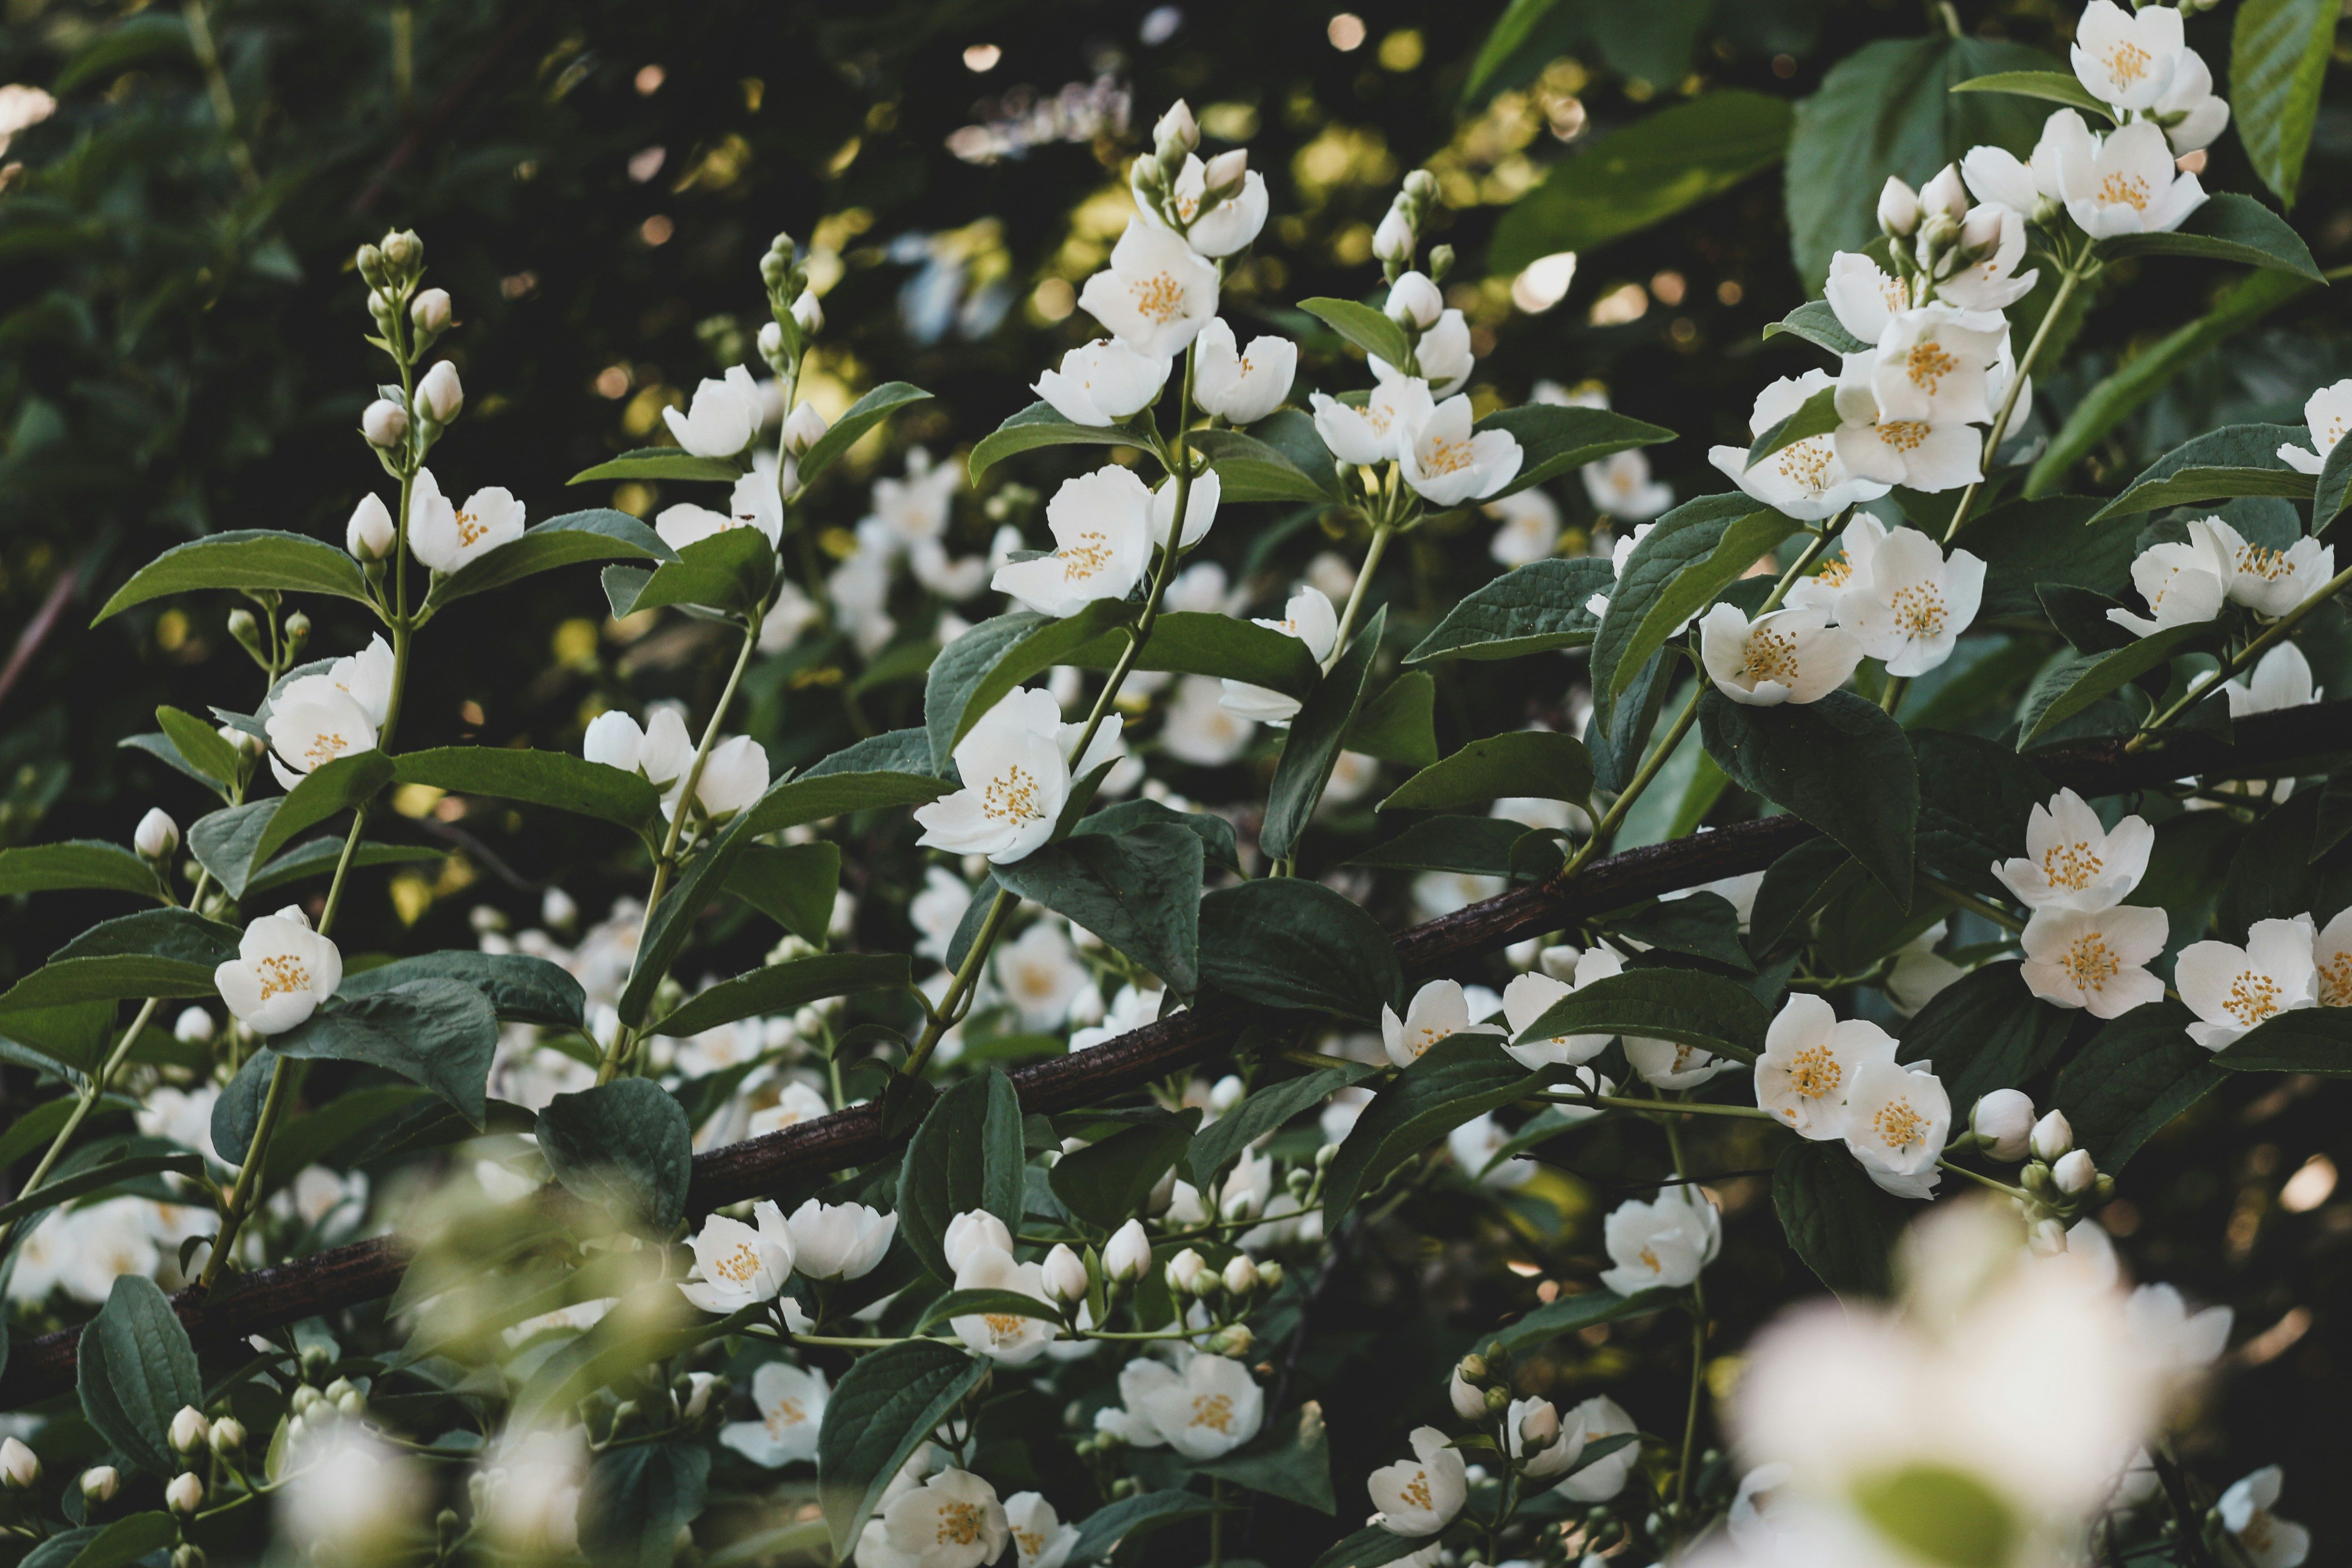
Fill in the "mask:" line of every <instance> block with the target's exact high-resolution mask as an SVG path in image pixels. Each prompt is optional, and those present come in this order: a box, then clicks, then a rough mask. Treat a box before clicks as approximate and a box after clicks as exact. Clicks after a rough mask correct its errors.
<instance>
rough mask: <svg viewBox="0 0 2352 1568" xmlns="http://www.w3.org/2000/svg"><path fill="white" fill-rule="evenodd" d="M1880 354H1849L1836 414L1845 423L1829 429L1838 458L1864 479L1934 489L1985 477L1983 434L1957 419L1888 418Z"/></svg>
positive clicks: (1955, 486) (1926, 490) (1924, 489)
mask: <svg viewBox="0 0 2352 1568" xmlns="http://www.w3.org/2000/svg"><path fill="white" fill-rule="evenodd" d="M1877 366H1878V356H1877V354H1876V353H1874V352H1872V351H1870V350H1864V352H1863V353H1852V354H1848V355H1846V356H1845V361H1844V368H1843V370H1842V371H1840V372H1839V374H1838V382H1837V412H1838V417H1839V419H1840V420H1842V421H1843V423H1842V424H1840V425H1839V426H1838V427H1837V428H1836V429H1835V430H1833V431H1832V432H1831V433H1830V440H1831V442H1832V445H1834V446H1835V447H1836V448H1837V455H1838V460H1839V461H1841V462H1843V464H1844V465H1845V466H1846V468H1847V469H1848V470H1849V471H1850V472H1852V473H1854V474H1858V475H1860V476H1861V477H1863V478H1864V479H1872V480H1875V481H1878V482H1880V483H1884V484H1889V485H1903V486H1906V487H1907V488H1909V489H1915V490H1920V491H1923V492H1927V493H1933V492H1935V491H1937V490H1948V489H1958V488H1959V487H1960V486H1962V485H1966V484H1973V483H1975V482H1976V481H1977V480H1979V479H1982V478H1983V477H1984V474H1983V469H1982V468H1981V466H1980V464H1979V447H1981V446H1982V444H1983V439H1984V438H1983V437H1982V436H1980V435H1979V433H1978V431H1977V429H1976V427H1975V426H1971V425H1968V424H1965V423H1962V422H1960V421H1958V420H1957V419H1943V420H1927V419H1889V418H1885V416H1883V415H1882V413H1881V411H1880V409H1879V406H1878V395H1877V393H1876V392H1874V390H1873V389H1872V378H1873V377H1874V375H1875V374H1877Z"/></svg>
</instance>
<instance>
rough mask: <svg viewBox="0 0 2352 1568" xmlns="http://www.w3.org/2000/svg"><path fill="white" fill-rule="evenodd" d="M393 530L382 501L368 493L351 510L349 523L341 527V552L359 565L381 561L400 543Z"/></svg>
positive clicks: (388, 510) (373, 494)
mask: <svg viewBox="0 0 2352 1568" xmlns="http://www.w3.org/2000/svg"><path fill="white" fill-rule="evenodd" d="M399 537H400V536H399V533H398V531H396V530H395V529H394V526H393V521H392V509H391V508H390V507H388V506H386V505H384V504H383V497H381V496H379V495H377V494H376V493H375V492H374V491H373V490H370V491H369V492H368V493H367V494H366V495H363V496H362V497H361V498H360V504H359V505H357V506H355V507H353V508H352V520H351V521H350V522H348V523H346V524H344V525H343V548H344V549H346V550H348V551H350V552H352V555H354V556H356V557H357V558H358V559H360V560H362V561H381V560H383V558H384V557H385V556H387V555H389V554H391V553H392V547H393V546H394V544H396V543H398V542H399Z"/></svg>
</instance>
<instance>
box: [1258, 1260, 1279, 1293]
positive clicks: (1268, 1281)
mask: <svg viewBox="0 0 2352 1568" xmlns="http://www.w3.org/2000/svg"><path fill="white" fill-rule="evenodd" d="M1257 1282H1258V1283H1259V1284H1261V1285H1263V1286H1265V1288H1266V1289H1269V1290H1279V1289H1282V1262H1281V1260H1280V1259H1279V1258H1267V1259H1266V1260H1265V1262H1263V1263H1261V1264H1259V1265H1258V1266H1257Z"/></svg>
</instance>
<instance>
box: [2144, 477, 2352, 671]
mask: <svg viewBox="0 0 2352 1568" xmlns="http://www.w3.org/2000/svg"><path fill="white" fill-rule="evenodd" d="M2285 449H2286V450H2294V448H2292V447H2289V448H2285ZM2187 526H2188V533H2189V537H2188V538H2187V539H2186V540H2185V541H2173V542H2161V543H2157V544H2151V545H2149V546H2148V547H2147V549H2146V550H2143V551H2141V552H2140V553H2139V556H2138V558H2137V560H2135V561H2133V563H2132V568H2131V575H2132V586H2133V587H2134V588H2136V589H2137V590H2138V592H2139V596H2140V597H2141V598H2142V599H2145V600H2146V601H2147V608H2148V613H2147V615H2145V616H2142V615H2138V614H2136V613H2134V612H2133V611H2130V610H2126V609H2121V608H2118V609H2112V610H2109V611H2108V612H2107V619H2109V620H2110V621H2113V622H2114V623H2115V624H2116V625H2117V626H2122V627H2123V628H2124V629H2125V630H2126V631H2128V632H2130V633H2131V634H2132V635H2133V636H2135V637H2153V636H2155V635H2156V634H2157V633H2158V632H2161V631H2169V630H2171V629H2172V628H2173V627H2175V626H2196V625H2200V624H2201V623H2203V622H2206V621H2210V620H2212V619H2213V618H2214V617H2216V616H2219V615H2221V611H2222V608H2223V606H2225V605H2242V606H2243V607H2245V608H2246V609H2249V610H2252V612H2253V613H2254V614H2255V615H2257V616H2263V617H2266V618H2272V619H2275V618H2276V617H2278V616H2284V615H2285V614H2286V613H2287V612H2288V611H2290V610H2293V609H2294V607H2295V606H2296V605H2301V604H2302V603H2303V602H2304V601H2305V600H2306V599H2309V598H2310V597H2311V596H2312V595H2315V594H2316V593H2318V592H2319V591H2320V590H2321V589H2322V588H2323V587H2325V586H2326V584H2327V580H2328V579H2329V578H2331V577H2333V576H2335V574H2336V548H2335V546H2333V545H2328V544H2322V543H2320V542H2319V541H2318V540H2316V539H2314V538H2312V537H2311V536H2309V535H2308V534H2305V535H2302V536H2299V537H2297V538H2296V539H2294V541H2293V542H2290V543H2289V544H2287V545H2286V546H2285V547H2284V548H2283V549H2276V548H2273V547H2271V546H2269V545H2265V544H2258V543H2254V542H2251V541H2249V540H2247V539H2246V538H2245V537H2244V536H2243V535H2242V534H2241V533H2239V531H2237V530H2236V529H2235V528H2232V527H2231V525H2230V524H2229V523H2227V522H2225V521H2222V520H2221V518H2219V517H2202V518H2196V519H2192V520H2191V521H2189V524H2188V525H2187Z"/></svg>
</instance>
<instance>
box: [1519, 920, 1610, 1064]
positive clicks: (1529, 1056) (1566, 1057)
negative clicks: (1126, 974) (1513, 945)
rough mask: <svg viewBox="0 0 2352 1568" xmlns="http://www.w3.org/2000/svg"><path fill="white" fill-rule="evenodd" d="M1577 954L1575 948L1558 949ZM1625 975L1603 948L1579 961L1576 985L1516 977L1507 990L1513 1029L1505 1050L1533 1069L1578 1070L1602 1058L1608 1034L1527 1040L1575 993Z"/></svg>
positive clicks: (1534, 975)
mask: <svg viewBox="0 0 2352 1568" xmlns="http://www.w3.org/2000/svg"><path fill="white" fill-rule="evenodd" d="M1553 951H1555V952H1560V951H1565V952H1571V953H1572V952H1574V950H1573V949H1565V950H1562V949H1555V950H1553ZM1623 972H1624V964H1623V963H1622V961H1621V960H1620V959H1619V958H1618V956H1617V955H1616V954H1615V953H1613V952H1603V951H1602V950H1601V949H1599V948H1595V949H1593V950H1592V951H1591V952H1588V953H1585V954H1584V955H1583V956H1581V957H1580V958H1577V959H1576V960H1575V968H1574V972H1573V973H1574V974H1575V977H1576V978H1575V982H1574V984H1573V985H1570V984H1565V983H1563V982H1561V981H1559V980H1557V979H1555V978H1553V977H1552V976H1551V975H1549V974H1538V973H1532V972H1530V973H1526V974H1521V975H1516V976H1514V977H1513V978H1512V981H1511V983H1510V984H1508V985H1506V986H1504V987H1503V1021H1504V1022H1505V1023H1507V1024H1508V1025H1510V1026H1511V1039H1510V1041H1509V1042H1508V1043H1507V1044H1506V1045H1505V1046H1504V1047H1503V1048H1504V1049H1505V1050H1507V1051H1508V1052H1509V1053H1510V1054H1511V1057H1512V1058H1513V1059H1514V1060H1516V1061H1517V1062H1518V1063H1520V1065H1522V1066H1524V1067H1527V1068H1530V1069H1537V1068H1549V1067H1575V1066H1578V1065H1580V1064H1581V1063H1584V1062H1589V1061H1591V1059H1592V1058H1595V1057H1597V1056H1599V1055H1600V1054H1601V1050H1602V1049H1603V1048H1604V1047H1607V1045H1608V1044H1609V1040H1610V1037H1609V1036H1607V1035H1554V1036H1552V1037H1549V1039H1523V1038H1521V1036H1524V1035H1525V1034H1526V1033H1527V1032H1528V1030H1529V1029H1531V1028H1533V1027H1535V1026H1536V1024H1537V1023H1538V1021H1539V1020H1540V1019H1541V1018H1542V1017H1543V1016H1544V1015H1545V1014H1546V1013H1548V1012H1549V1011H1551V1009H1552V1008H1553V1007H1554V1006H1555V1005H1558V1004H1559V1000H1560V999H1561V998H1562V997H1564V996H1566V995H1568V994H1569V993H1570V991H1571V990H1578V991H1580V990H1582V989H1583V988H1584V987H1585V986H1587V985H1590V984H1592V983H1593V982H1594V981H1596V980H1605V979H1607V978H1608V977H1609V976H1611V975H1612V974H1619V973H1623Z"/></svg>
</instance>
